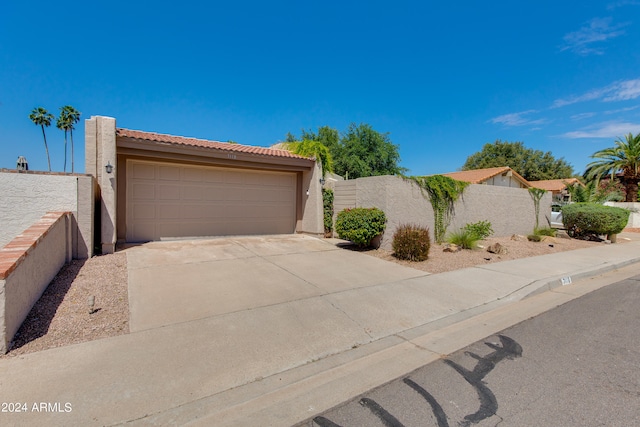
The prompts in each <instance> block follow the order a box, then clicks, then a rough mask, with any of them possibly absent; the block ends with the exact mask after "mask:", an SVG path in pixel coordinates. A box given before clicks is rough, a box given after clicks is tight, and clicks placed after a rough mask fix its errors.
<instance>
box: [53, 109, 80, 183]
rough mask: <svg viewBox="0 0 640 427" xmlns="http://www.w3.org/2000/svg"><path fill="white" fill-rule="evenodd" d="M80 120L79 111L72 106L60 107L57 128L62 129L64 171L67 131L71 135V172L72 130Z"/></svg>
mask: <svg viewBox="0 0 640 427" xmlns="http://www.w3.org/2000/svg"><path fill="white" fill-rule="evenodd" d="M78 121H80V112H79V111H78V110H76V109H75V108H73V107H72V106H70V105H65V106H64V107H60V118H59V119H58V124H57V125H56V126H58V128H59V129H62V130H64V168H65V172H66V170H67V131H68V132H69V135H70V136H71V173H73V172H74V162H73V158H74V155H73V130H74V129H75V124H76V123H78Z"/></svg>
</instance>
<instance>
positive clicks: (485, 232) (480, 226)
mask: <svg viewBox="0 0 640 427" xmlns="http://www.w3.org/2000/svg"><path fill="white" fill-rule="evenodd" d="M463 230H466V231H468V232H470V233H472V234H474V235H475V236H476V237H477V238H478V240H483V239H486V238H487V237H489V236H491V235H492V234H493V228H491V223H490V222H489V221H478V222H474V223H471V224H467V225H465V226H464V228H463Z"/></svg>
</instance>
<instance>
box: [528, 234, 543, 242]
mask: <svg viewBox="0 0 640 427" xmlns="http://www.w3.org/2000/svg"><path fill="white" fill-rule="evenodd" d="M527 240H528V241H530V242H541V241H542V236H541V235H539V234H529V235H528V236H527Z"/></svg>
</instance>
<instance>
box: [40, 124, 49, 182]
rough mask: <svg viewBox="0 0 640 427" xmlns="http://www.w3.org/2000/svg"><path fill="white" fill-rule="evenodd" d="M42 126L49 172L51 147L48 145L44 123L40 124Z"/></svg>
mask: <svg viewBox="0 0 640 427" xmlns="http://www.w3.org/2000/svg"><path fill="white" fill-rule="evenodd" d="M40 127H41V128H42V137H43V138H44V150H45V151H46V152H47V164H48V165H49V172H51V158H50V157H49V147H48V146H47V135H45V133H44V125H40Z"/></svg>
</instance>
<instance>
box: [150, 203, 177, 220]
mask: <svg viewBox="0 0 640 427" xmlns="http://www.w3.org/2000/svg"><path fill="white" fill-rule="evenodd" d="M156 210H157V212H158V219H161V220H167V219H173V220H180V212H181V211H182V209H181V206H180V205H175V204H171V205H166V204H161V205H157V206H156Z"/></svg>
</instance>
